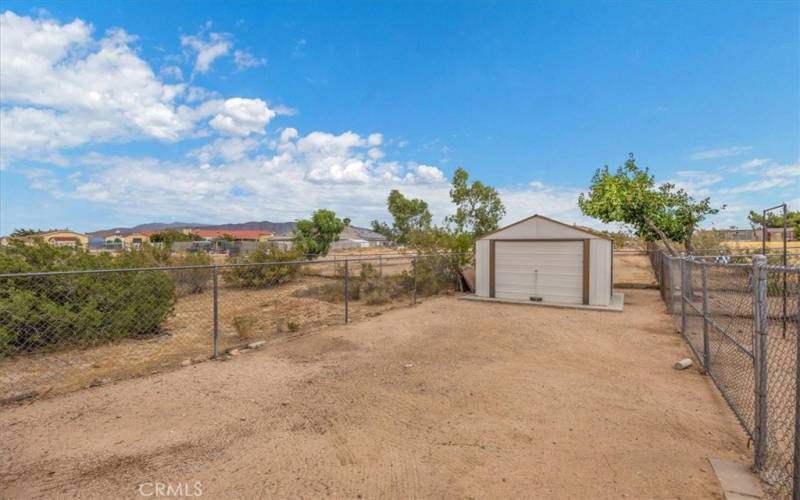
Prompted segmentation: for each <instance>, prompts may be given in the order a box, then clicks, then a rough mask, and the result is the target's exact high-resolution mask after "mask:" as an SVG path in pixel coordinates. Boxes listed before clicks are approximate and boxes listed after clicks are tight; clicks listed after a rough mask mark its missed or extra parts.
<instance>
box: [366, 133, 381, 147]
mask: <svg viewBox="0 0 800 500" xmlns="http://www.w3.org/2000/svg"><path fill="white" fill-rule="evenodd" d="M382 143H383V134H378V133H375V134H369V137H367V144H369V145H370V146H380V145H381V144H382Z"/></svg>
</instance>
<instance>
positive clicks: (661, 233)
mask: <svg viewBox="0 0 800 500" xmlns="http://www.w3.org/2000/svg"><path fill="white" fill-rule="evenodd" d="M644 222H645V223H646V224H647V226H648V227H649V228H650V229H652V230H653V232H654V233H656V234H657V235H658V237H659V239H661V241H662V242H663V243H664V246H665V247H667V251H668V252H669V254H670V255H672V256H673V257H677V256H678V253H677V252H676V251H675V249H674V248H672V244H671V243H670V242H669V238H668V237H667V235H666V233H664V231H662V230H661V229H659V228H658V226H656V225H655V223H653V221H652V220H650V217H648V216H646V215H645V216H644Z"/></svg>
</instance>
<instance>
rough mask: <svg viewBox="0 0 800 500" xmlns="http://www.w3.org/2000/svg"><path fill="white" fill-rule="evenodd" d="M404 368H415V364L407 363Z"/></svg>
mask: <svg viewBox="0 0 800 500" xmlns="http://www.w3.org/2000/svg"><path fill="white" fill-rule="evenodd" d="M403 366H405V367H406V368H414V363H406V364H405V365H403Z"/></svg>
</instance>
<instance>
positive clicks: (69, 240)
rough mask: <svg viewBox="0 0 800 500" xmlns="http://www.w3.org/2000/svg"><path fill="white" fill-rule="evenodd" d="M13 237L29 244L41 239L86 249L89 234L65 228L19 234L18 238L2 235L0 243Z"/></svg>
mask: <svg viewBox="0 0 800 500" xmlns="http://www.w3.org/2000/svg"><path fill="white" fill-rule="evenodd" d="M14 239H20V240H23V241H25V242H26V243H29V244H31V243H33V242H35V241H37V240H41V241H44V242H45V243H48V244H50V245H53V246H57V247H70V248H83V249H86V248H88V246H89V235H87V234H83V233H76V232H75V231H69V230H67V229H64V230H63V231H47V232H43V233H37V234H32V235H28V236H21V237H19V238H15V237H11V236H4V237H3V238H2V240H0V245H8V244H9V243H10V242H11V240H14Z"/></svg>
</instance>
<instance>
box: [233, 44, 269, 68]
mask: <svg viewBox="0 0 800 500" xmlns="http://www.w3.org/2000/svg"><path fill="white" fill-rule="evenodd" d="M233 62H234V64H236V67H237V68H239V69H248V68H257V67H259V66H263V65H265V64H267V60H266V59H264V58H263V57H256V56H254V55H253V54H251V53H250V52H248V51H246V50H239V49H237V50H235V51H234V52H233Z"/></svg>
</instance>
